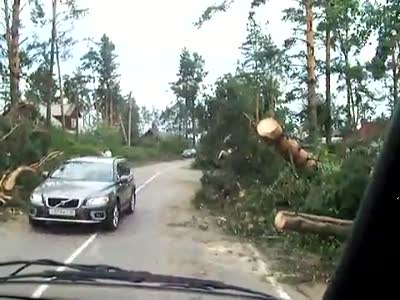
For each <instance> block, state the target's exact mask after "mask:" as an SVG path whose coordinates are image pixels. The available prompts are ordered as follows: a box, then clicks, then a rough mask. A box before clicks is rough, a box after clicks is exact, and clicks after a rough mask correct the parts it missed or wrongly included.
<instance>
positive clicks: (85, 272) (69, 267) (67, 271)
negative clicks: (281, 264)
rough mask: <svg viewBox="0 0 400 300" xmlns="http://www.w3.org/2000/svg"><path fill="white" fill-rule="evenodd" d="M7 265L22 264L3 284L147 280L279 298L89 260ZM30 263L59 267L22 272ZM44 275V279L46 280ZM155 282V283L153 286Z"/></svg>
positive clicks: (180, 287)
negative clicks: (85, 262)
mask: <svg viewBox="0 0 400 300" xmlns="http://www.w3.org/2000/svg"><path fill="white" fill-rule="evenodd" d="M5 266H19V267H18V268H17V269H16V270H15V271H13V272H12V273H10V274H9V275H7V276H2V277H0V284H5V283H6V284H8V283H23V282H28V281H29V282H30V283H33V281H32V279H35V278H36V279H42V280H37V281H35V283H41V284H42V283H46V284H52V283H54V284H56V283H68V282H69V283H79V284H84V285H96V286H98V285H109V284H108V283H109V282H110V281H111V282H114V283H113V284H111V285H113V286H115V282H121V283H125V284H124V285H123V286H127V285H126V283H129V284H130V285H128V286H132V287H138V284H141V285H143V284H146V285H148V286H147V287H149V288H150V287H152V288H162V289H168V290H186V291H197V292H207V293H213V294H214V295H215V294H218V293H217V292H219V291H222V292H223V291H232V292H237V293H241V296H242V297H249V298H253V299H268V300H277V299H278V298H276V297H274V296H271V295H268V294H265V293H261V292H258V291H254V290H251V289H248V288H243V287H240V286H236V285H230V284H225V283H223V282H221V281H214V280H204V279H198V278H191V277H182V276H171V275H161V274H153V273H150V272H143V271H130V270H125V269H122V268H119V267H114V266H109V265H87V264H65V263H62V262H58V261H54V260H47V259H43V260H28V261H24V260H19V261H9V262H3V263H0V268H1V267H5ZM31 266H50V267H57V269H55V270H44V271H40V272H35V273H22V271H24V270H26V269H28V268H29V267H31ZM43 279H44V280H43ZM154 285H156V286H154Z"/></svg>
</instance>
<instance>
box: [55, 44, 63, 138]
mask: <svg viewBox="0 0 400 300" xmlns="http://www.w3.org/2000/svg"><path fill="white" fill-rule="evenodd" d="M56 59H57V71H58V85H59V89H60V110H61V125H62V129H63V130H65V114H64V88H63V83H62V76H61V67H60V52H59V49H58V41H56Z"/></svg>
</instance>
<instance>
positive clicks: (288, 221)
mask: <svg viewBox="0 0 400 300" xmlns="http://www.w3.org/2000/svg"><path fill="white" fill-rule="evenodd" d="M274 224H275V228H276V229H277V230H278V231H295V232H299V233H313V234H318V235H321V236H336V237H338V238H342V239H345V238H347V237H348V235H349V234H350V231H351V227H352V225H353V221H350V220H341V219H335V218H331V217H325V216H317V215H311V214H304V213H297V214H296V213H294V212H290V211H280V212H278V213H277V214H276V216H275V222H274Z"/></svg>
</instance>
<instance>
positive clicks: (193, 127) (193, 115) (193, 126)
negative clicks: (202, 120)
mask: <svg viewBox="0 0 400 300" xmlns="http://www.w3.org/2000/svg"><path fill="white" fill-rule="evenodd" d="M191 115H192V143H193V147H195V146H196V134H197V131H196V112H195V103H194V101H193V103H192V105H191Z"/></svg>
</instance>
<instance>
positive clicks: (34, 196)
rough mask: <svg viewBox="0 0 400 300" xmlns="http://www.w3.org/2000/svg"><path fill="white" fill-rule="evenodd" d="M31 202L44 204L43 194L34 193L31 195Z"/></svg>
mask: <svg viewBox="0 0 400 300" xmlns="http://www.w3.org/2000/svg"><path fill="white" fill-rule="evenodd" d="M31 203H32V204H34V205H39V206H43V205H44V204H43V197H42V195H40V194H35V193H33V194H32V195H31Z"/></svg>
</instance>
